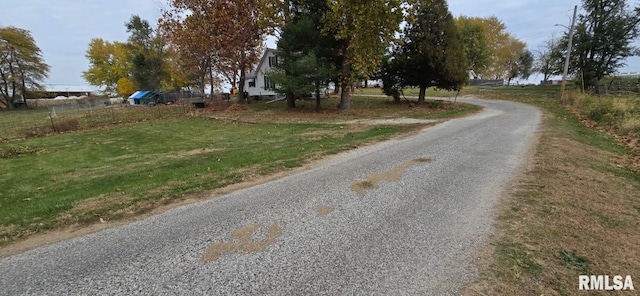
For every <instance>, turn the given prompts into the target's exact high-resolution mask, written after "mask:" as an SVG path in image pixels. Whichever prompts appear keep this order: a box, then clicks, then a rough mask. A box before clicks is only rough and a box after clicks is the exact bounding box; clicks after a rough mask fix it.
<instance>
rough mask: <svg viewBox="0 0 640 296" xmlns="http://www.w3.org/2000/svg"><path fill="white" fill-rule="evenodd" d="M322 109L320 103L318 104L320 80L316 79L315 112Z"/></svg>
mask: <svg viewBox="0 0 640 296" xmlns="http://www.w3.org/2000/svg"><path fill="white" fill-rule="evenodd" d="M320 110H322V105H321V104H320V81H316V112H320Z"/></svg>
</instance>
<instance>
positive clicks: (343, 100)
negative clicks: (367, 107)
mask: <svg viewBox="0 0 640 296" xmlns="http://www.w3.org/2000/svg"><path fill="white" fill-rule="evenodd" d="M350 96H351V87H350V86H349V83H348V82H342V86H340V106H339V108H340V110H342V111H346V110H349V109H351V97H350Z"/></svg>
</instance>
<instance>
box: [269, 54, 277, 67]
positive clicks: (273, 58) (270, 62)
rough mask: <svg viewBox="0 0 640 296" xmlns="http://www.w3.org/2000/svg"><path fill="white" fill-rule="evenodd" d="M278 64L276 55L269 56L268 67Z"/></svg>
mask: <svg viewBox="0 0 640 296" xmlns="http://www.w3.org/2000/svg"><path fill="white" fill-rule="evenodd" d="M277 65H278V56H272V57H269V67H275V66H277Z"/></svg>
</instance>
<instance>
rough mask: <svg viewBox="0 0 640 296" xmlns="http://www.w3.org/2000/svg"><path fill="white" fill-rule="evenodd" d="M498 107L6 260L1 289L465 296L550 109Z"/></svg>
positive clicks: (0, 266)
mask: <svg viewBox="0 0 640 296" xmlns="http://www.w3.org/2000/svg"><path fill="white" fill-rule="evenodd" d="M463 101H465V102H469V103H474V104H479V105H482V106H484V107H486V109H485V110H484V111H482V112H480V113H478V114H476V115H473V116H470V117H466V118H462V119H456V120H451V121H448V122H445V123H442V124H439V125H437V126H435V127H432V128H429V129H427V130H425V131H423V132H421V133H419V134H417V135H415V136H412V137H410V138H405V139H402V140H393V141H388V142H384V143H381V144H378V145H375V146H369V147H365V148H361V149H358V150H353V151H351V152H349V153H345V154H342V155H339V156H336V157H333V158H331V159H329V160H327V161H325V162H323V163H322V164H320V165H318V166H316V167H314V168H312V169H310V170H307V171H304V172H302V173H298V174H295V175H291V176H288V177H285V178H282V179H279V180H276V181H272V182H269V183H266V184H263V185H259V186H256V187H252V188H248V189H244V190H240V191H236V192H233V193H231V194H228V195H225V196H223V197H220V198H216V199H212V200H209V201H205V202H201V203H197V204H192V205H187V206H183V207H180V208H176V209H173V210H170V211H168V212H165V213H164V214H161V215H157V216H154V217H151V218H148V219H145V220H142V221H139V222H136V223H132V224H129V225H126V226H122V227H117V228H111V229H107V230H104V231H101V232H98V233H94V234H90V235H86V236H82V237H77V238H74V239H71V240H67V241H62V242H59V243H56V244H52V245H49V246H45V247H41V248H38V249H34V250H31V251H28V252H25V253H23V254H19V255H15V256H12V257H8V258H4V259H1V260H0V274H1V275H2V276H1V277H0V294H2V295H21V294H53V295H62V294H67V295H68V294H85V295H96V294H149V295H162V294H169V295H179V294H189V295H192V294H196V295H197V294H200V295H238V294H244V295H257V294H273V295H306V294H313V295H317V294H326V295H342V294H366V295H406V294H410V295H455V294H458V290H459V288H461V287H462V286H463V285H464V284H466V283H467V282H469V281H470V280H472V279H473V277H474V276H475V268H474V262H473V261H474V257H475V255H476V252H477V251H478V249H479V248H480V247H481V246H483V245H484V244H485V243H486V240H487V236H488V235H489V234H490V233H491V231H492V229H491V223H492V214H493V208H494V207H495V206H496V205H497V204H498V201H499V197H500V195H501V193H502V190H503V189H504V188H505V186H506V184H507V182H508V181H509V180H510V178H511V177H512V176H513V175H514V174H515V173H517V171H518V170H519V169H521V168H522V166H523V164H524V162H525V160H526V155H527V151H528V149H529V148H530V146H531V145H532V144H533V142H534V134H535V132H536V130H537V128H538V125H539V122H540V117H541V115H540V112H539V111H538V110H537V109H535V108H534V107H530V106H527V105H523V104H519V103H513V102H499V101H483V100H474V99H465V100H463Z"/></svg>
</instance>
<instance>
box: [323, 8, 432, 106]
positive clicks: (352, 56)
mask: <svg viewBox="0 0 640 296" xmlns="http://www.w3.org/2000/svg"><path fill="white" fill-rule="evenodd" d="M403 2H404V1H401V0H332V1H328V4H329V9H330V11H329V12H328V13H327V14H326V15H325V19H324V25H325V30H328V31H333V32H335V37H336V39H337V40H339V41H340V42H341V46H340V48H339V54H340V56H341V58H342V60H341V63H340V69H339V80H340V81H339V84H340V90H341V94H340V109H341V110H348V109H350V108H351V100H350V90H351V85H352V83H353V81H354V80H355V79H357V78H358V77H369V76H371V75H373V74H374V73H375V72H376V71H377V68H378V66H379V62H380V59H381V58H382V56H383V55H384V53H385V51H386V49H387V47H388V45H389V44H390V42H391V40H392V39H393V38H394V36H395V34H396V32H397V31H398V30H399V25H400V22H401V21H402V17H403V9H402V4H403ZM417 2H423V1H417Z"/></svg>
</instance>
